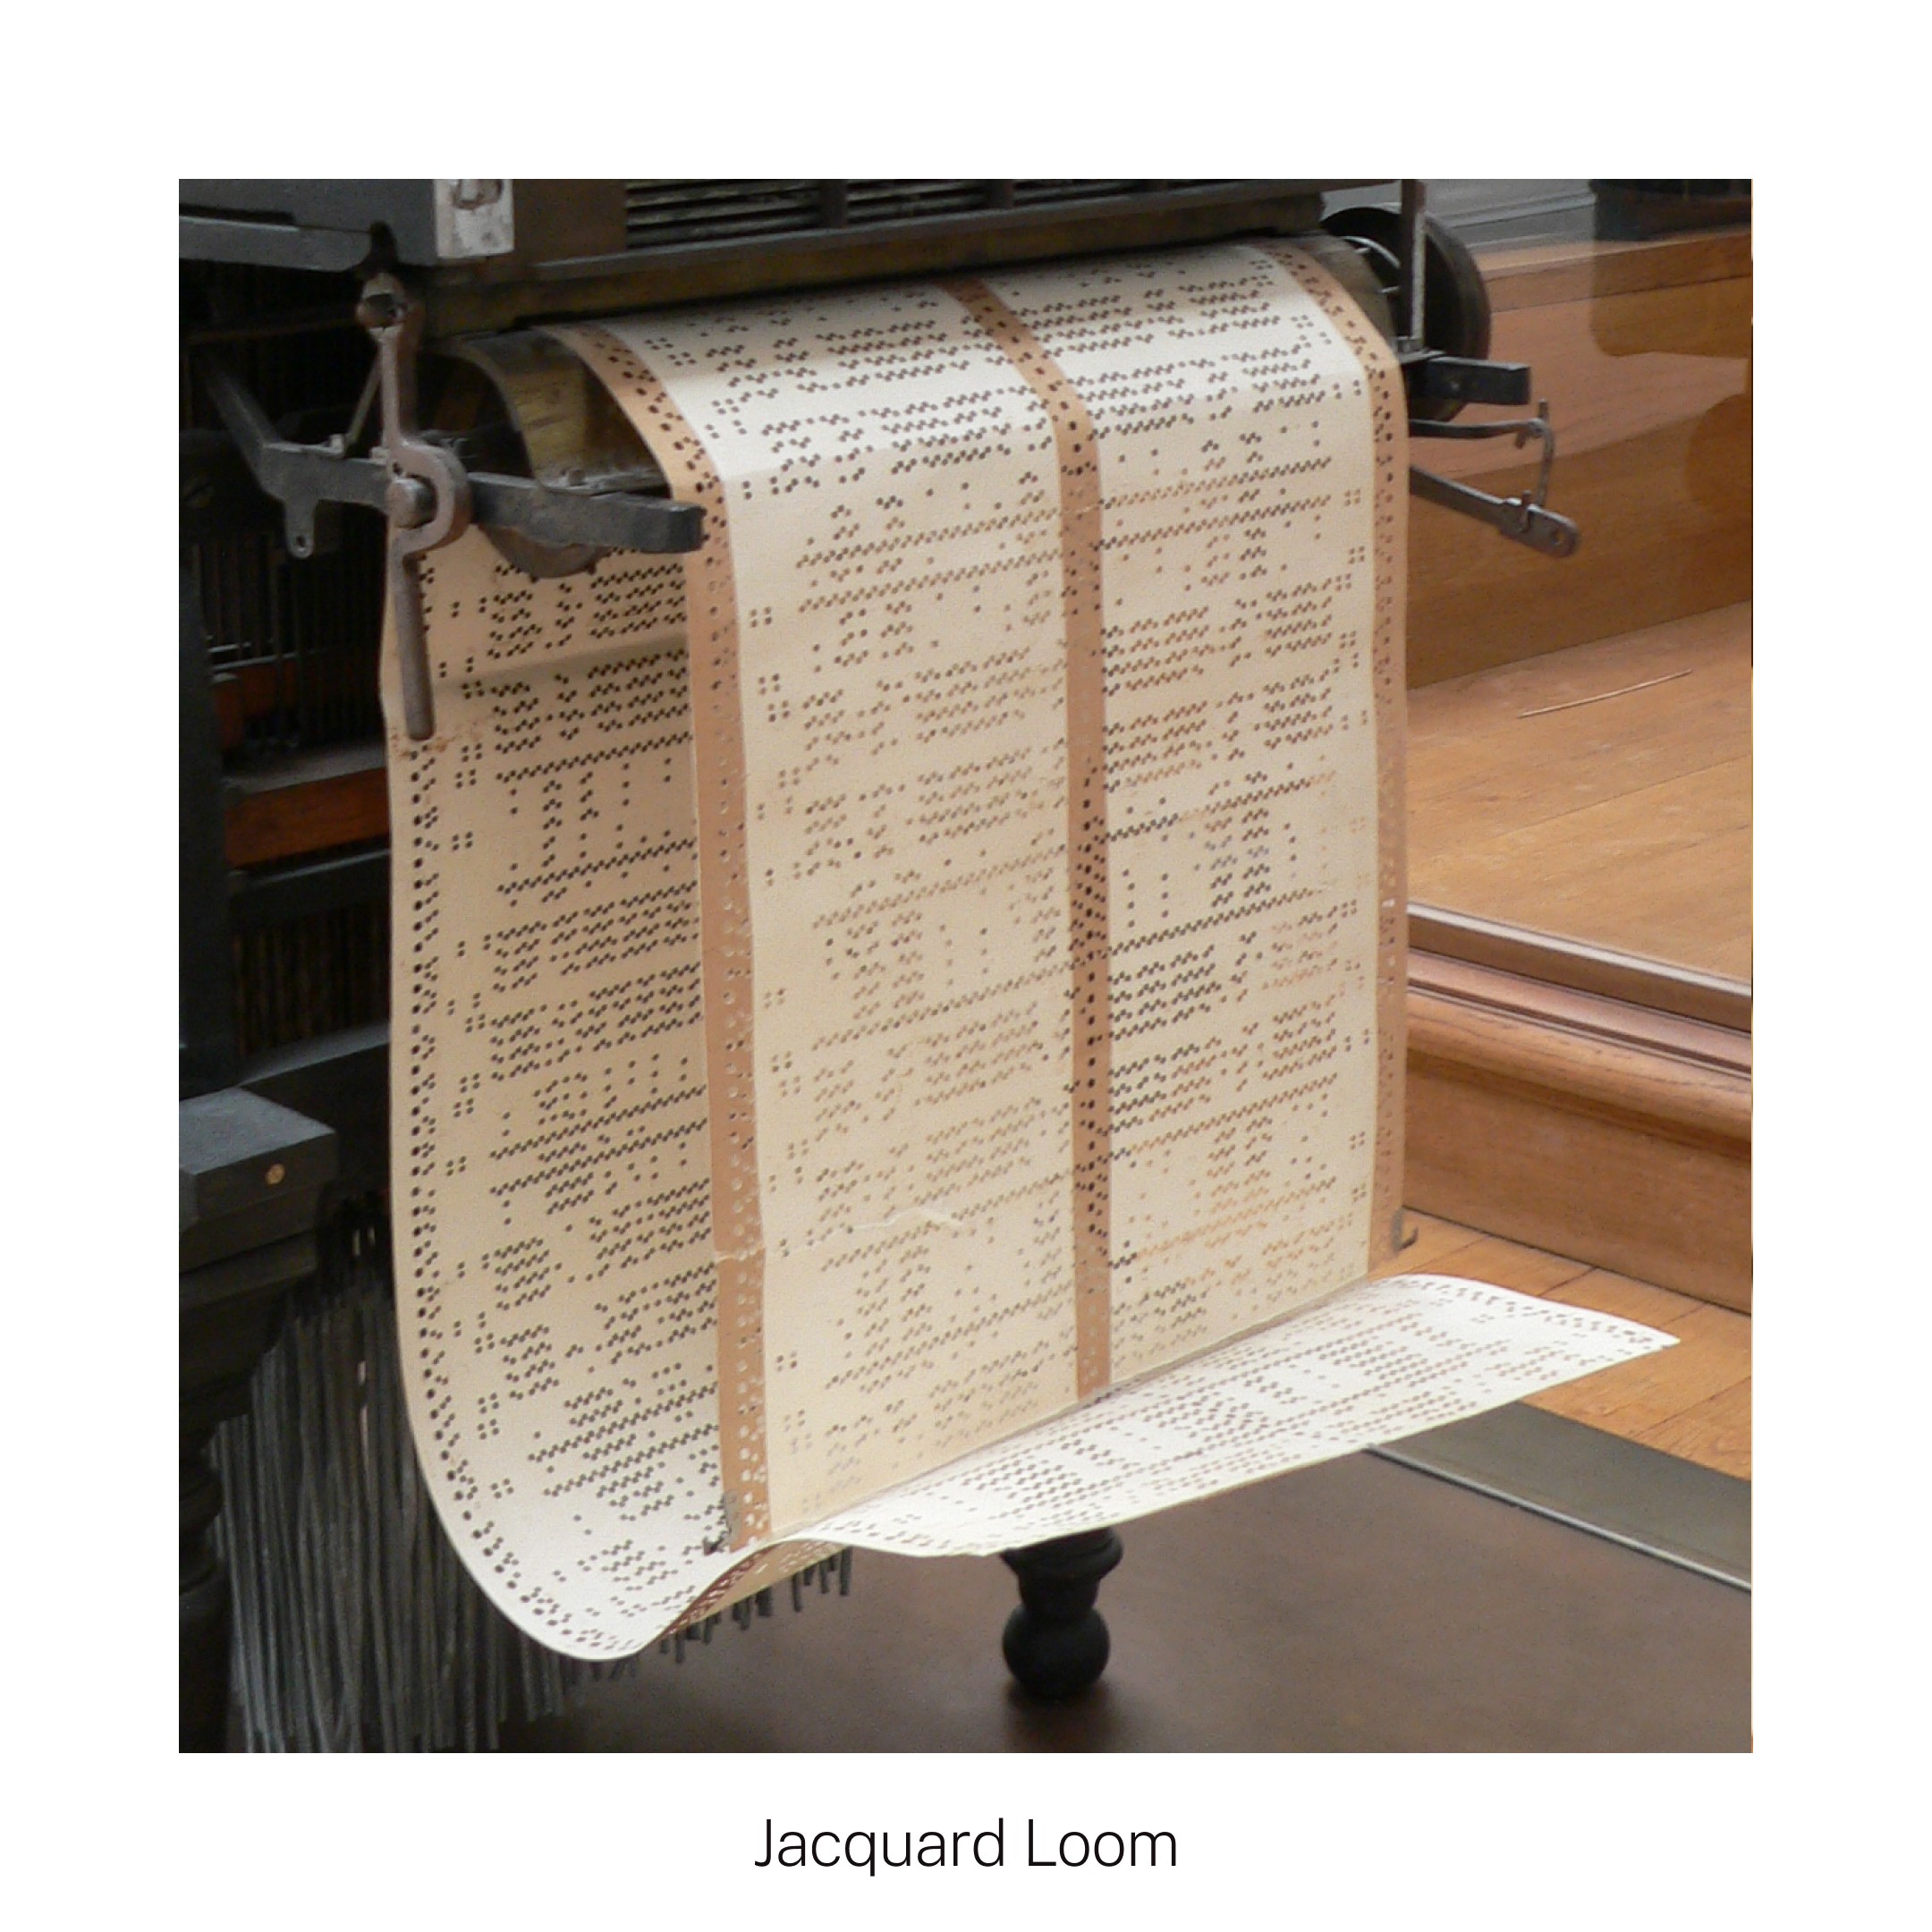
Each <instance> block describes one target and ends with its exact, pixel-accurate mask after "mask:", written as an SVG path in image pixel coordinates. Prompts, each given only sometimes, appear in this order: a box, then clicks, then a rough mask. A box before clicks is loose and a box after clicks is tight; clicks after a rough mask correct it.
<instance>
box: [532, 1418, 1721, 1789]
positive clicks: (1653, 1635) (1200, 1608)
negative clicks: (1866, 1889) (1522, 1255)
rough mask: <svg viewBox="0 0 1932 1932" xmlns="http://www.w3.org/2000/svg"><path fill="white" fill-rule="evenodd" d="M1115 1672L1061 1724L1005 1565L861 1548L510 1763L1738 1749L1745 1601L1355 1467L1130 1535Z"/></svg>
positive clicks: (1111, 1589)
mask: <svg viewBox="0 0 1932 1932" xmlns="http://www.w3.org/2000/svg"><path fill="white" fill-rule="evenodd" d="M1122 1534H1123V1540H1124V1542H1125V1544H1126V1551H1127V1554H1126V1560H1125V1561H1124V1562H1123V1563H1122V1565H1121V1567H1120V1568H1119V1569H1118V1570H1116V1571H1115V1572H1114V1574H1113V1575H1112V1576H1111V1577H1109V1578H1108V1579H1107V1580H1106V1584H1105V1585H1104V1586H1103V1587H1102V1589H1101V1596H1100V1603H1101V1608H1102V1609H1103V1610H1104V1611H1105V1612H1106V1618H1107V1622H1108V1623H1109V1625H1110V1626H1111V1628H1112V1631H1113V1635H1114V1657H1113V1661H1112V1663H1111V1664H1110V1665H1108V1667H1107V1673H1106V1677H1105V1678H1103V1679H1102V1681H1101V1682H1100V1683H1099V1684H1098V1685H1097V1687H1096V1688H1095V1689H1094V1690H1093V1691H1089V1693H1087V1694H1086V1696H1084V1697H1083V1698H1080V1699H1075V1700H1073V1701H1072V1702H1070V1703H1067V1704H1063V1705H1059V1706H1040V1705H1036V1704H1032V1703H1030V1702H1029V1701H1028V1700H1027V1699H1024V1698H1022V1697H1021V1695H1020V1694H1019V1693H1018V1692H1017V1691H1015V1690H1013V1687H1012V1685H1011V1683H1010V1682H1009V1680H1008V1679H1007V1676H1006V1673H1005V1666H1004V1664H1003V1663H1002V1662H1001V1660H1000V1654H999V1632H1000V1627H1001V1625H1002V1623H1004V1620H1005V1617H1006V1614H1007V1612H1008V1611H1009V1609H1010V1608H1011V1607H1012V1606H1013V1602H1014V1600H1015V1599H1014V1592H1013V1578H1012V1576H1011V1574H1010V1573H1009V1572H1008V1571H1007V1569H1006V1567H1005V1565H1004V1563H1000V1562H999V1561H998V1560H997V1559H996V1558H945V1559H932V1558H928V1559H924V1560H913V1559H911V1558H904V1557H893V1556H880V1555H873V1554H871V1553H870V1552H868V1551H864V1550H861V1551H860V1552H858V1553H857V1555H855V1557H854V1559H853V1564H854V1572H853V1584H852V1596H851V1597H849V1598H847V1599H845V1600H843V1601H841V1600H839V1599H837V1598H835V1597H818V1596H816V1595H814V1596H811V1597H808V1599H807V1601H806V1606H805V1608H804V1610H803V1611H802V1612H801V1613H799V1614H793V1613H792V1609H791V1606H790V1599H789V1596H788V1593H787V1591H786V1590H785V1589H784V1588H783V1587H782V1586H781V1588H780V1589H778V1590H777V1591H776V1592H775V1597H776V1601H777V1609H776V1612H775V1614H774V1615H773V1616H772V1617H770V1618H769V1619H766V1620H760V1621H758V1622H757V1623H754V1624H753V1625H752V1627H751V1628H750V1630H747V1631H739V1630H737V1629H734V1628H733V1625H732V1623H731V1622H730V1620H729V1619H726V1620H725V1622H724V1623H723V1624H722V1625H721V1626H720V1627H719V1628H718V1630H717V1631H716V1633H715V1635H714V1637H713V1639H712V1641H711V1642H710V1643H709V1644H708V1645H707V1646H702V1647H694V1648H691V1649H690V1650H688V1652H687V1654H686V1659H685V1661H684V1663H683V1664H682V1665H676V1664H674V1662H673V1661H672V1660H671V1659H670V1658H669V1657H662V1658H659V1657H647V1658H646V1659H645V1660H644V1661H643V1663H642V1664H641V1665H640V1666H639V1674H637V1675H636V1676H635V1677H632V1678H630V1679H621V1680H614V1681H611V1682H601V1683H596V1684H592V1685H589V1686H587V1687H585V1688H584V1690H582V1691H580V1693H579V1694H578V1699H577V1701H576V1703H575V1705H574V1707H573V1708H572V1712H571V1714H570V1715H569V1716H565V1717H561V1718H549V1719H545V1720H543V1721H542V1722H540V1723H538V1724H530V1725H528V1726H525V1727H522V1728H521V1729H520V1730H518V1731H516V1732H514V1733H512V1734H511V1735H510V1737H509V1738H508V1739H507V1740H506V1748H509V1749H513V1750H543V1751H552V1750H640V1751H673V1750H678V1751H682V1750H746V1751H755V1750H888V1751H900V1750H917V1751H933V1750H958V1751H998V1750H1149V1751H1161V1750H1198V1751H1233V1750H1385V1751H1394V1750H1530V1751H1557V1750H1590V1751H1643V1750H1684V1751H1692V1750H1694V1751H1704V1750H1750V1596H1749V1595H1748V1593H1746V1592H1745V1591H1743V1590H1741V1589H1736V1588H1733V1586H1731V1585H1729V1584H1725V1583H1722V1582H1718V1581H1716V1580H1712V1579H1710V1578H1707V1577H1703V1576H1699V1575H1697V1574H1694V1573H1693V1572H1689V1571H1686V1570H1682V1569H1679V1568H1677V1567H1675V1566H1674V1565H1673V1564H1670V1563H1665V1562H1662V1561H1660V1560H1658V1559H1657V1558H1656V1557H1652V1556H1648V1555H1641V1554H1640V1553H1639V1552H1637V1551H1635V1550H1631V1549H1628V1548H1624V1547H1622V1546H1619V1545H1616V1544H1614V1543H1609V1542H1606V1541H1604V1540H1602V1539H1601V1538H1597V1537H1592V1536H1589V1535H1588V1534H1586V1533H1584V1532H1583V1531H1581V1530H1573V1529H1571V1528H1568V1527H1566V1526H1564V1525H1563V1524H1561V1523H1556V1522H1552V1521H1548V1520H1546V1518H1543V1517H1540V1516H1537V1515H1533V1514H1531V1513H1529V1512H1528V1511H1525V1510H1521V1509H1517V1508H1515V1507H1513V1506H1512V1505H1511V1504H1507V1503H1502V1502H1497V1501H1494V1500H1492V1499H1491V1498H1489V1497H1487V1496H1479V1495H1477V1494H1475V1493H1474V1492H1472V1491H1470V1490H1468V1489H1463V1488H1460V1487H1455V1486H1454V1485H1453V1484H1450V1483H1446V1482H1444V1481H1441V1480H1439V1479H1436V1478H1435V1477H1432V1476H1428V1475H1424V1474H1421V1473H1420V1472H1419V1471H1417V1470H1409V1469H1403V1468H1401V1467H1398V1466H1397V1465H1395V1464H1394V1463H1391V1462H1384V1461H1380V1460H1378V1459H1377V1458H1375V1457H1372V1456H1360V1455H1358V1456H1350V1457H1347V1458H1344V1459H1343V1460H1341V1461H1338V1462H1327V1463H1323V1464H1320V1465H1318V1466H1317V1467H1315V1468H1312V1469H1307V1470H1297V1471H1295V1472H1294V1473H1292V1474H1291V1475H1287V1476H1284V1477H1280V1478H1277V1479H1275V1480H1274V1481H1272V1482H1267V1483H1259V1484H1256V1485H1254V1486H1253V1487H1250V1488H1246V1489H1241V1490H1236V1491H1234V1492H1233V1494H1230V1495H1226V1496H1216V1497H1214V1498H1211V1499H1210V1500H1209V1501H1208V1502H1205V1503H1196V1504H1189V1505H1188V1506H1187V1507H1185V1508H1182V1509H1176V1510H1169V1511H1167V1512H1165V1513H1163V1514H1161V1515H1158V1516H1151V1517H1147V1518H1144V1519H1142V1520H1141V1521H1139V1522H1135V1523H1131V1524H1129V1525H1127V1526H1126V1527H1125V1529H1124V1530H1123V1532H1122Z"/></svg>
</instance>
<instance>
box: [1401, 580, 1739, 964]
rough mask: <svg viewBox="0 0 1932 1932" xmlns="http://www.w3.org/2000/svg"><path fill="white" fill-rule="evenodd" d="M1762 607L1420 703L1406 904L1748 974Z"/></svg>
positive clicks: (1508, 669)
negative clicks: (1755, 691)
mask: <svg viewBox="0 0 1932 1932" xmlns="http://www.w3.org/2000/svg"><path fill="white" fill-rule="evenodd" d="M1750 690H1751V684H1750V606H1749V605H1748V604H1734V605H1731V606H1727V607H1725V608H1724V609H1722V610H1716V611H1708V612H1705V613H1703V614H1700V615H1698V616H1694V617H1684V618H1680V619H1678V620H1676V621H1675V622H1674V623H1666V624H1659V625H1657V627H1656V628H1655V629H1652V630H1648V631H1632V632H1630V633H1628V634H1626V635H1624V636H1622V637H1614V638H1606V639H1604V640H1600V641H1598V642H1597V643H1593V644H1580V645H1577V646H1575V647H1573V648H1571V649H1569V650H1563V651H1555V652H1552V653H1550V654H1548V655H1547V656H1545V657H1531V658H1526V659H1524V660H1523V661H1521V662H1520V663H1517V664H1511V665H1502V666H1500V667H1498V668H1497V669H1495V670H1491V671H1484V672H1479V673H1477V674H1474V675H1473V676H1470V677H1462V678H1453V679H1451V680H1449V681H1448V682H1445V683H1441V684H1431V685H1427V686H1424V687H1422V688H1420V689H1419V690H1416V691H1411V693H1410V697H1409V731H1410V740H1409V839H1410V856H1409V865H1410V877H1409V895H1410V898H1411V900H1413V901H1415V902H1419V903H1421V904H1425V905H1434V906H1442V907H1445V908H1448V909H1450V910H1452V911H1457V912H1465V913H1474V914H1477V915H1479V917H1481V918H1484V919H1496V920H1500V921H1503V922H1505V923H1507V924H1511V925H1520V926H1527V927H1530V928H1532V929H1535V930H1539V931H1543V932H1550V933H1555V934H1558V935H1561V936H1563V937H1565V938H1571V939H1580V940H1585V941H1588V942H1589V943H1590V944H1592V945H1600V946H1606V947H1609V948H1611V949H1613V950H1614V951H1617V952H1623V953H1636V954H1639V955H1640V956H1641V957H1644V958H1648V959H1657V960H1663V961H1665V962H1668V963H1670V964H1673V965H1677V966H1687V967H1691V968H1692V969H1694V970H1699V971H1701V972H1708V973H1717V974H1722V975H1724V976H1726V977H1728V978H1731V979H1743V980H1748V979H1750V975H1751V928H1750V908H1751V744H1750Z"/></svg>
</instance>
